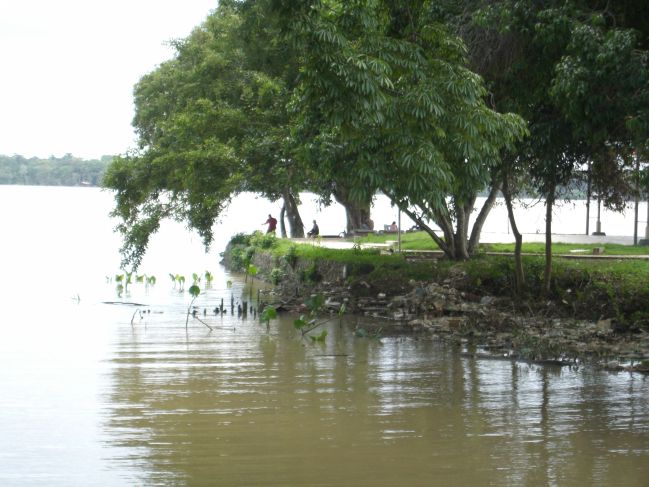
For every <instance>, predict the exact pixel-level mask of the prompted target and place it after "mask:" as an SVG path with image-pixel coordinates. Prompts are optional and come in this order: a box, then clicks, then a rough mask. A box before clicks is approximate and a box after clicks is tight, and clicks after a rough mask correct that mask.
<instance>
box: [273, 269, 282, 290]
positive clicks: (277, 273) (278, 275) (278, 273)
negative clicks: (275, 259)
mask: <svg viewBox="0 0 649 487" xmlns="http://www.w3.org/2000/svg"><path fill="white" fill-rule="evenodd" d="M283 278H284V273H283V272H282V269H280V268H279V267H275V268H273V269H272V270H271V271H270V282H272V283H273V284H274V285H275V286H277V285H278V284H279V283H280V282H282V279H283Z"/></svg>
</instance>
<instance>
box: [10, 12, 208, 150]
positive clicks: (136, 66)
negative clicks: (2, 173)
mask: <svg viewBox="0 0 649 487" xmlns="http://www.w3.org/2000/svg"><path fill="white" fill-rule="evenodd" d="M217 4H218V1H217V0H113V1H112V2H99V1H97V0H58V1H56V2H54V1H52V0H0V66H1V69H2V75H0V155H7V156H13V155H21V156H24V157H26V158H31V157H38V158H43V159H46V158H49V157H50V156H55V157H62V156H63V155H65V154H67V153H70V154H72V155H73V156H75V157H79V158H82V159H99V158H100V157H101V156H104V155H114V154H123V153H124V152H126V151H127V150H129V149H132V148H135V146H136V136H135V132H134V130H133V127H132V126H131V121H132V119H133V115H134V108H133V87H134V86H135V84H136V83H137V81H138V80H139V79H140V78H141V77H142V76H143V75H145V74H147V73H149V72H151V71H152V70H153V69H155V68H156V66H158V65H159V64H160V63H162V62H164V61H165V60H167V59H170V58H171V57H172V56H173V49H171V48H170V47H169V46H168V41H170V40H173V39H181V38H184V37H186V36H188V35H189V34H190V33H191V31H192V29H194V28H195V27H197V26H198V25H200V24H201V23H202V22H203V21H204V20H205V19H206V17H207V16H208V14H209V13H210V11H212V10H214V9H215V8H216V7H217Z"/></svg>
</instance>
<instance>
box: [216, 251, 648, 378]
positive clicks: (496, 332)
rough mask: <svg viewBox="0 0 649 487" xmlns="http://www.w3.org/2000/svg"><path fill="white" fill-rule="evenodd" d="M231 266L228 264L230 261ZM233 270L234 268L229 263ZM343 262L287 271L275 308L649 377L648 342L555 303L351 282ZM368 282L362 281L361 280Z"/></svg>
mask: <svg viewBox="0 0 649 487" xmlns="http://www.w3.org/2000/svg"><path fill="white" fill-rule="evenodd" d="M226 261H227V259H226ZM273 264H275V265H276V264H277V262H274V263H273V261H272V257H270V256H269V255H267V254H263V253H262V254H257V255H256V256H255V265H256V266H257V267H258V268H259V269H260V274H262V275H266V276H268V275H269V274H270V272H271V269H272V268H276V267H275V265H273ZM226 265H227V262H226ZM349 274H350V270H349V266H348V265H345V264H340V263H337V262H319V263H318V265H317V268H316V266H315V265H314V264H313V263H305V262H299V261H298V262H296V263H295V265H294V266H292V267H289V266H283V268H282V279H281V281H280V283H279V284H278V285H277V286H276V288H275V291H274V292H275V293H276V298H275V299H274V301H275V302H278V303H281V306H282V308H283V309H285V310H287V311H289V312H296V313H299V312H300V311H303V309H304V298H305V297H308V296H310V295H311V294H314V293H321V294H323V296H324V297H325V309H324V310H323V312H329V313H332V314H334V313H338V312H339V310H340V308H341V306H342V305H343V303H344V304H345V309H346V313H348V314H350V313H351V314H355V315H362V316H364V317H366V318H368V319H364V320H363V321H364V325H363V326H364V327H366V328H367V326H368V325H367V323H370V326H371V324H372V323H374V326H375V327H376V328H377V329H378V328H380V329H381V333H382V334H383V335H394V334H403V333H409V334H413V333H417V334H420V335H423V336H427V337H434V338H437V339H442V340H446V341H451V342H467V343H471V344H473V345H474V346H475V349H477V350H480V352H479V353H484V354H485V355H486V356H490V357H503V358H511V359H524V360H532V361H556V362H560V363H575V362H588V363H593V364H596V365H598V366H602V367H606V368H608V369H611V370H633V371H638V372H645V373H647V372H649V334H648V333H642V332H641V333H633V334H625V333H619V332H618V331H617V330H616V327H615V323H614V321H613V320H612V319H608V318H602V319H599V320H597V321H588V320H580V319H575V318H571V317H566V316H561V315H560V313H558V309H559V307H558V306H556V303H553V302H552V301H545V302H540V303H539V302H533V303H532V302H529V301H528V302H521V301H519V300H514V299H511V298H507V297H496V296H491V295H488V294H484V293H483V292H481V290H479V289H477V290H476V289H468V288H467V284H466V279H465V276H464V275H463V273H462V271H458V272H457V273H455V275H451V276H449V277H447V278H445V279H444V280H442V281H441V282H422V281H413V280H410V281H408V282H405V283H400V285H395V282H394V281H393V280H391V279H390V278H389V276H387V278H386V279H372V278H370V276H367V278H364V277H363V276H362V275H360V276H359V275H354V276H353V277H350V276H349ZM361 274H362V273H361Z"/></svg>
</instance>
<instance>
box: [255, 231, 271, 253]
mask: <svg viewBox="0 0 649 487" xmlns="http://www.w3.org/2000/svg"><path fill="white" fill-rule="evenodd" d="M276 244H277V237H276V236H275V234H274V233H261V232H254V233H253V234H252V235H251V236H250V245H251V246H254V247H257V248H260V249H265V250H266V249H271V248H273V247H275V245H276Z"/></svg>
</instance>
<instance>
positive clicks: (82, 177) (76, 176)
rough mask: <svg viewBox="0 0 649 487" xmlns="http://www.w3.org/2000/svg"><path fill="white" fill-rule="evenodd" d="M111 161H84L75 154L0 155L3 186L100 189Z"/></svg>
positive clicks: (102, 158)
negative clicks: (44, 156)
mask: <svg viewBox="0 0 649 487" xmlns="http://www.w3.org/2000/svg"><path fill="white" fill-rule="evenodd" d="M112 159H113V156H102V157H101V159H91V160H84V159H80V158H78V157H74V156H72V154H66V155H64V156H63V157H60V158H58V157H54V156H52V157H50V158H48V159H39V158H37V157H32V158H30V159H27V158H25V157H22V156H3V155H0V184H25V185H34V186H99V185H100V184H101V179H102V177H103V175H104V172H105V171H106V167H107V166H108V164H110V162H111V161H112Z"/></svg>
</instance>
